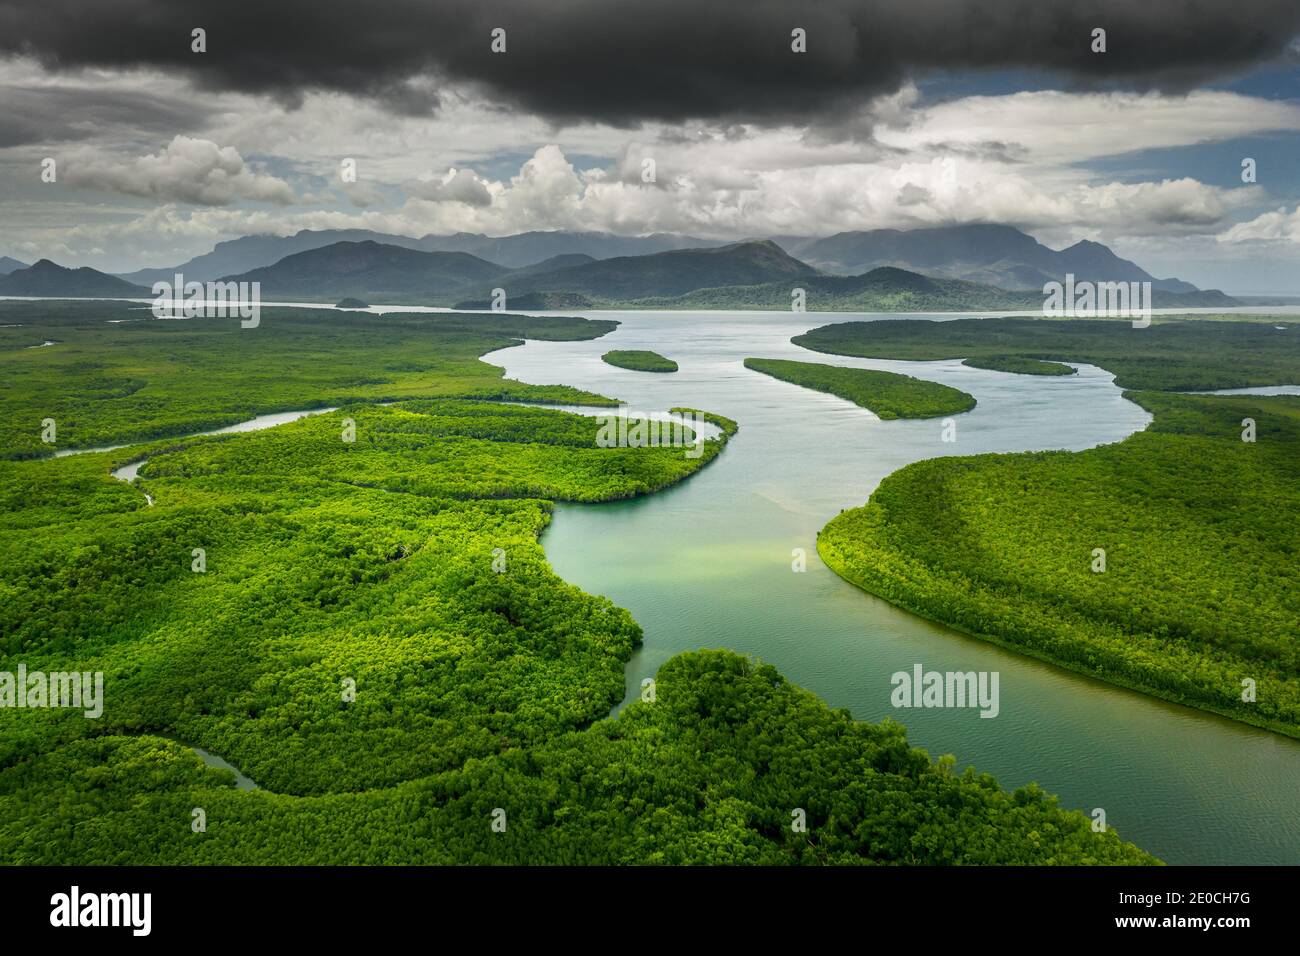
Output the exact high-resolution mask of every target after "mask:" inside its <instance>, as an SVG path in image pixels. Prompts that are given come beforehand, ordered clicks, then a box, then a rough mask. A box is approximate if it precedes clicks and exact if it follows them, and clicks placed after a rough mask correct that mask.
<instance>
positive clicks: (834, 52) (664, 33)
mask: <svg viewBox="0 0 1300 956" xmlns="http://www.w3.org/2000/svg"><path fill="white" fill-rule="evenodd" d="M194 27H203V28H205V29H206V30H207V35H208V36H207V40H208V52H207V53H204V54H196V53H192V52H190V31H191V30H192V29H193V28H194ZM495 27H502V28H504V29H505V30H506V31H507V52H506V53H505V54H504V55H500V54H493V53H492V52H490V50H489V43H490V33H491V30H492V29H493V28H495ZM794 27H802V28H804V29H805V30H807V33H808V52H807V53H806V54H803V55H796V54H794V53H791V51H790V31H791V30H792V29H793V28H794ZM1094 27H1104V28H1105V29H1106V30H1107V33H1108V36H1107V41H1108V52H1106V53H1105V54H1100V55H1099V54H1094V53H1092V52H1091V50H1090V49H1089V46H1090V33H1091V31H1092V29H1093V28H1094ZM1298 30H1300V3H1297V2H1296V0H1078V2H1052V0H978V2H969V0H822V2H819V3H816V4H810V3H806V4H795V3H790V2H771V0H662V2H652V0H636V2H629V0H565V2H544V0H542V2H539V0H510V2H492V0H396V2H387V3H366V2H360V0H310V2H308V0H277V2H276V3H274V4H270V3H265V2H258V3H241V2H230V0H228V2H225V3H198V2H186V0H99V2H94V3H87V2H85V0H0V52H7V53H20V54H27V55H31V56H35V57H37V58H38V59H39V60H40V61H41V62H42V63H43V64H44V65H45V66H47V67H48V68H61V67H78V66H98V67H119V68H131V67H150V68H158V69H163V70H167V71H171V72H179V73H183V74H186V75H188V76H189V77H191V78H192V79H193V80H194V81H195V82H196V83H197V84H198V85H199V86H201V87H204V88H210V89H222V90H236V91H243V92H250V93H268V94H271V95H274V96H276V97H278V98H280V99H282V100H284V101H286V102H289V103H293V102H295V101H296V100H297V99H298V98H299V97H301V95H302V94H303V93H304V92H306V91H309V90H336V91H342V92H348V93H354V94H358V95H362V96H369V97H374V98H376V99H378V100H379V101H380V102H383V103H385V104H386V105H387V107H388V108H389V109H392V110H394V111H395V112H403V113H418V112H421V111H424V110H427V109H430V108H433V107H434V106H436V104H437V101H438V93H437V90H438V83H439V82H450V83H454V84H470V85H473V86H475V87H478V88H479V89H481V90H483V91H484V92H485V93H487V94H488V95H489V96H491V97H493V98H494V99H496V100H498V101H500V102H502V103H505V104H508V105H510V106H512V107H515V108H519V109H524V110H527V111H530V112H534V113H538V114H541V115H543V116H547V117H550V118H552V119H555V120H558V121H570V120H582V119H590V120H598V121H604V122H609V123H614V124H632V123H636V122H638V121H641V120H647V119H659V120H683V119H687V118H693V119H731V120H736V119H742V120H749V121H754V120H757V121H784V120H794V121H800V120H802V121H807V120H809V119H810V118H812V117H815V116H820V117H826V116H834V115H836V114H837V113H840V112H845V111H848V110H851V109H852V108H854V107H855V106H857V105H860V104H861V102H862V100H863V99H864V98H865V97H868V96H871V95H874V94H877V93H882V92H889V91H892V90H894V89H897V88H898V86H899V84H900V83H901V82H902V81H903V79H904V78H905V77H907V76H908V75H911V74H915V73H924V72H926V71H928V70H933V69H947V70H959V69H1001V68H1020V69H1042V70H1047V71H1051V72H1053V73H1056V74H1059V75H1062V76H1064V77H1065V78H1066V79H1067V81H1070V82H1074V83H1080V84H1083V85H1090V84H1107V83H1111V82H1119V83H1124V84H1126V85H1129V86H1134V85H1136V86H1138V87H1157V88H1179V87H1183V86H1186V85H1190V84H1194V83H1198V82H1204V81H1206V80H1210V79H1213V78H1215V77H1218V76H1221V75H1225V74H1230V73H1232V72H1233V71H1235V70H1239V69H1241V68H1243V67H1246V66H1248V65H1250V64H1252V63H1256V62H1259V61H1261V60H1264V59H1267V58H1271V57H1274V56H1277V55H1279V54H1281V53H1282V52H1283V51H1284V50H1285V49H1286V47H1287V44H1288V42H1289V41H1290V40H1291V39H1292V38H1293V37H1294V36H1295V35H1296V33H1297V31H1298ZM429 77H432V78H434V80H435V82H433V83H428V82H425V81H424V80H427V78H429ZM422 78H423V79H422Z"/></svg>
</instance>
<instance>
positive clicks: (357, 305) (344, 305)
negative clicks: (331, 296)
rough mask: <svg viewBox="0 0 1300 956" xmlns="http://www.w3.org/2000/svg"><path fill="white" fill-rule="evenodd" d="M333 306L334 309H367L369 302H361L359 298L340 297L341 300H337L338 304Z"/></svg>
mask: <svg viewBox="0 0 1300 956" xmlns="http://www.w3.org/2000/svg"><path fill="white" fill-rule="evenodd" d="M334 308H336V309H368V308H370V303H369V302H362V301H361V300H360V299H353V298H347V299H341V300H339V302H338V304H337V305H335V306H334Z"/></svg>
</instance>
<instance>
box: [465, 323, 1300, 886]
mask: <svg viewBox="0 0 1300 956" xmlns="http://www.w3.org/2000/svg"><path fill="white" fill-rule="evenodd" d="M597 317H600V318H611V317H612V318H617V319H619V320H620V322H622V325H621V326H620V327H619V328H618V330H617V331H615V332H613V333H611V334H610V335H607V336H605V337H603V338H600V339H597V340H595V341H589V342H536V341H530V342H528V343H526V344H525V345H523V346H518V347H514V348H508V349H502V350H500V351H497V352H493V353H491V354H490V355H488V356H486V357H485V360H486V361H489V362H492V363H493V364H496V365H501V366H503V367H504V368H505V369H506V374H507V375H508V376H509V377H510V378H515V379H520V380H522V381H525V382H530V383H534V384H567V385H574V386H578V387H580V388H585V389H590V390H592V391H595V392H599V393H601V394H604V395H610V396H613V397H615V398H619V399H621V400H623V401H625V402H627V403H628V404H629V405H630V406H632V407H633V408H634V409H636V410H638V411H653V410H660V409H666V408H669V407H671V406H674V405H687V406H692V407H695V408H702V409H707V410H709V411H713V412H718V413H720V414H723V415H726V416H728V417H730V418H734V419H735V420H736V421H738V422H739V423H740V432H739V434H738V435H736V436H735V438H734V439H733V440H732V441H731V443H730V444H729V446H728V448H727V450H726V451H725V452H724V453H723V454H722V455H721V456H719V458H718V459H717V460H715V461H714V462H713V463H711V464H710V465H709V466H708V467H707V468H705V469H704V470H703V471H702V472H700V473H699V474H697V475H695V476H694V477H692V478H691V479H690V480H688V481H686V482H684V483H683V484H681V485H678V486H676V487H674V488H670V489H668V490H666V491H662V492H660V493H658V494H654V495H650V496H648V497H645V498H639V499H634V500H630V501H625V502H616V503H611V504H600V505H580V504H560V505H558V506H557V508H556V512H555V516H554V520H553V522H552V524H551V526H550V527H549V528H548V529H547V531H546V532H545V534H544V536H543V539H542V542H543V545H544V546H545V549H546V553H547V556H548V558H549V560H550V562H551V564H552V566H553V567H554V568H555V570H556V572H557V573H558V574H559V575H560V576H561V577H563V578H565V579H566V580H568V581H571V582H572V583H574V584H576V585H578V586H579V587H581V588H582V589H583V590H585V591H588V592H591V593H596V594H604V595H606V596H608V597H609V598H610V599H612V600H613V601H614V602H616V603H617V604H619V605H621V606H622V607H625V608H627V609H629V610H630V611H631V612H632V614H633V616H635V618H636V619H637V621H638V622H639V623H640V624H641V626H642V627H643V628H644V631H645V643H644V645H643V646H642V647H641V648H640V649H639V650H638V652H637V654H636V656H635V657H634V658H633V660H632V661H631V663H630V664H629V665H628V668H627V687H628V689H629V692H630V691H631V690H632V689H633V688H637V687H639V684H640V681H641V679H642V678H643V677H647V676H652V675H653V674H654V673H655V671H656V670H657V669H658V668H659V666H660V665H661V664H662V663H663V662H664V661H665V660H667V659H668V658H669V657H671V656H673V655H674V654H676V653H679V652H681V651H684V650H690V649H694V648H700V647H727V648H731V649H733V650H736V651H740V652H743V653H747V654H752V655H755V656H757V657H760V658H762V659H763V660H765V661H767V662H769V663H772V664H774V665H775V666H776V667H777V668H778V669H780V671H781V672H782V673H783V674H785V675H786V677H788V678H789V679H790V680H792V681H794V682H796V683H798V684H800V685H802V686H803V687H806V688H808V689H809V690H811V691H813V692H815V693H816V694H818V695H819V696H820V697H821V698H822V699H824V700H826V701H827V702H828V703H829V704H830V705H831V706H833V707H846V708H848V709H849V710H850V711H851V712H852V714H853V715H854V716H855V717H856V718H859V719H863V720H872V721H875V720H880V719H882V718H884V717H886V716H893V717H895V718H897V719H899V720H900V721H901V722H902V723H903V724H905V725H906V727H907V728H908V733H909V737H910V739H911V741H912V742H913V743H914V744H916V745H918V746H921V747H925V748H926V749H927V750H929V751H930V753H931V754H932V755H935V756H937V755H939V754H943V753H952V754H955V755H956V757H957V760H958V767H959V768H960V767H964V766H966V765H967V764H972V765H974V766H975V767H977V768H978V769H980V770H986V771H989V772H991V773H993V774H995V775H996V776H997V778H998V780H999V781H1000V782H1001V783H1002V784H1003V785H1004V786H1007V787H1015V786H1020V785H1022V784H1025V783H1028V782H1030V781H1037V782H1038V783H1039V784H1041V785H1042V786H1043V787H1044V788H1046V789H1047V790H1049V791H1050V792H1052V793H1056V794H1058V795H1059V796H1060V798H1061V802H1062V803H1063V805H1065V806H1068V807H1074V808H1078V809H1082V810H1085V811H1087V812H1091V811H1092V810H1093V809H1094V808H1097V807H1100V808H1103V809H1104V810H1105V812H1106V819H1107V822H1108V823H1109V825H1110V826H1112V827H1114V828H1116V829H1117V830H1118V831H1119V833H1120V834H1121V835H1122V836H1123V837H1125V838H1127V839H1130V840H1133V841H1135V842H1136V843H1138V844H1139V845H1140V846H1142V847H1143V848H1145V849H1147V850H1150V851H1151V852H1153V853H1155V854H1157V855H1158V856H1160V857H1161V858H1163V859H1164V860H1166V861H1168V862H1170V863H1204V864H1232V863H1238V864H1261V863H1291V864H1294V863H1297V862H1300V799H1298V795H1300V741H1297V740H1292V739H1289V738H1285V737H1281V736H1278V735H1276V734H1270V733H1267V732H1265V731H1262V730H1257V729H1254V728H1251V727H1248V726H1246V725H1244V724H1238V723H1235V722H1232V721H1229V720H1226V719H1223V718H1220V717H1217V716H1214V715H1211V714H1205V713H1201V712H1198V711H1195V710H1191V709H1188V708H1184V707H1179V706H1177V705H1173V704H1168V703H1165V702H1162V701H1158V700H1154V699H1152V698H1149V697H1145V696H1143V695H1140V694H1136V693H1133V692H1131V691H1127V690H1124V689H1121V688H1117V687H1113V686H1110V685H1108V684H1104V683H1102V682H1100V681H1096V680H1092V679H1090V678H1087V677H1082V676H1079V675H1076V674H1072V673H1070V672H1067V671H1064V670H1061V669H1059V668H1056V667H1053V666H1051V665H1048V664H1043V663H1040V662H1038V661H1034V660H1030V659H1028V658H1025V657H1021V656H1019V655H1017V654H1014V653H1012V652H1009V651H1005V650H1002V649H1000V648H997V647H994V646H992V645H990V644H986V643H983V642H981V641H977V640H975V639H973V638H969V637H966V636H964V635H961V634H959V633H957V632H954V631H952V630H949V629H947V628H945V627H942V626H940V625H936V624H932V623H929V622H926V621H924V620H921V619H919V618H917V617H914V616H913V615H911V614H908V613H906V612H904V611H900V610H898V609H896V608H893V607H891V606H890V605H889V604H887V603H885V602H884V601H881V600H879V599H877V598H874V597H872V596H870V595H868V594H865V593H864V592H862V591H860V590H858V589H857V588H854V587H853V586H851V585H849V584H847V583H845V582H844V581H842V580H841V579H840V578H838V577H837V576H836V575H834V574H833V573H831V572H830V571H829V570H827V569H826V568H825V567H824V566H823V565H822V564H821V563H820V561H819V560H818V558H817V553H816V534H817V531H818V529H819V528H821V527H822V525H824V524H825V523H826V522H827V521H828V520H830V518H832V517H834V516H835V515H836V514H837V513H838V512H839V511H840V510H841V509H845V508H851V507H856V506H858V505H860V504H862V503H863V502H864V501H865V500H866V499H867V498H868V497H869V495H870V494H871V492H872V490H873V489H874V488H875V487H876V485H877V484H878V483H879V482H880V480H881V479H882V478H884V477H885V476H886V475H888V474H889V473H890V472H892V471H894V470H896V469H898V468H900V467H902V466H903V465H906V464H908V463H909V462H912V461H917V460H919V459H922V458H932V457H935V456H937V455H944V454H958V455H969V454H977V453H982V452H1011V451H1023V450H1030V449H1053V448H1063V449H1071V450H1081V449H1084V448H1089V447H1092V446H1094V445H1097V444H1101V443H1105V442H1114V441H1119V440H1121V439H1123V438H1124V437H1125V436H1127V435H1129V434H1131V433H1132V432H1134V431H1136V430H1138V429H1141V428H1143V427H1145V425H1146V424H1147V422H1148V420H1149V416H1148V415H1147V414H1146V412H1144V411H1143V410H1142V409H1140V408H1139V407H1137V406H1136V405H1134V404H1132V403H1131V402H1128V401H1126V400H1125V399H1123V398H1121V396H1120V390H1119V389H1117V388H1116V387H1115V386H1114V385H1113V384H1112V382H1111V376H1110V374H1109V373H1106V372H1104V371H1102V370H1100V369H1097V368H1094V367H1091V366H1086V365H1085V366H1080V367H1079V373H1078V374H1077V375H1073V376H1069V377H1061V378H1052V377H1036V376H1023V375H1010V374H1006V373H1001V372H992V371H984V370H977V369H971V368H966V367H964V366H962V365H961V364H960V363H959V362H957V361H943V362H893V361H876V360H867V359H853V358H845V357H842V356H825V355H820V354H818V353H812V352H808V351H806V350H804V349H801V348H798V347H796V346H794V345H792V344H790V341H789V340H790V337H791V336H792V335H795V334H797V333H799V332H803V331H806V330H807V329H808V328H811V327H813V326H817V325H822V324H825V323H826V322H834V321H849V320H854V319H858V320H860V319H862V318H863V316H856V315H818V316H815V317H814V316H808V315H798V314H791V313H719V312H709V313H682V312H670V313H653V312H628V313H615V314H611V313H598V314H597ZM906 317H907V318H917V317H918V316H917V315H915V314H912V315H909V316H906ZM870 318H876V319H879V320H882V321H884V320H888V319H889V318H891V317H890V316H871V317H870ZM930 318H941V317H939V316H930ZM947 318H951V316H947ZM615 348H618V349H651V350H653V351H656V352H659V353H661V354H663V355H666V356H667V357H669V358H671V359H674V360H676V361H677V362H678V363H679V365H680V368H681V370H680V371H679V372H677V373H674V374H650V373H644V372H632V371H627V370H624V369H618V368H614V367H612V366H610V365H606V364H605V363H604V362H602V361H600V355H601V354H602V353H604V352H606V351H608V350H610V349H615ZM747 356H758V357H773V358H795V359H803V360H805V361H821V362H830V363H833V364H838V365H853V366H858V367H862V368H881V369H888V370H892V371H903V372H906V373H909V374H913V375H917V376H919V377H922V378H929V379H933V380H935V381H939V382H943V383H944V384H947V385H952V386H955V387H957V388H961V389H964V390H965V391H968V392H970V393H971V394H973V395H974V396H975V397H976V398H977V399H978V401H979V404H978V406H977V407H976V409H975V410H974V411H972V412H969V413H967V414H964V415H960V416H957V417H956V422H957V440H956V442H954V443H944V442H942V441H941V424H940V422H939V421H937V420H928V421H891V422H882V421H880V420H879V419H877V418H876V417H875V416H874V415H872V414H871V413H870V412H867V411H865V410H864V409H861V408H858V407H857V406H855V405H853V404H851V403H849V402H847V401H843V400H841V399H838V398H835V397H834V396H831V395H825V394H822V393H819V392H814V391H810V390H807V389H803V388H800V387H798V386H795V385H790V384H787V383H784V382H780V381H777V380H776V379H773V378H770V377H768V376H766V375H761V374H758V373H756V372H750V371H748V370H746V369H745V368H743V367H742V365H741V360H742V359H744V358H745V357H747ZM795 548H802V549H804V552H805V553H806V555H807V570H806V572H804V573H796V572H794V571H793V570H792V566H791V565H792V560H793V559H792V551H793V549H795ZM916 663H921V664H923V665H924V666H925V668H926V669H927V670H940V671H948V670H960V671H968V670H975V671H997V672H999V673H1000V675H1001V676H1000V690H1001V695H1000V696H1001V712H1000V714H999V715H998V717H997V718H996V719H992V720H987V719H981V718H980V717H979V713H978V711H976V710H974V709H966V710H962V709H948V710H945V709H931V710H903V711H896V710H894V709H893V708H892V707H891V706H890V699H889V698H890V690H891V684H890V675H891V674H893V673H894V672H896V671H909V672H910V671H911V669H912V667H913V665H914V664H916Z"/></svg>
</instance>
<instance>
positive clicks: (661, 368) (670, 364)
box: [600, 350, 677, 372]
mask: <svg viewBox="0 0 1300 956" xmlns="http://www.w3.org/2000/svg"><path fill="white" fill-rule="evenodd" d="M600 358H601V361H603V362H607V363H609V364H610V365H616V366H618V367H619V368H626V369H631V370H632V371H633V372H675V371H677V363H676V362H674V361H673V360H672V359H669V358H664V357H663V356H662V355H660V354H659V353H658V352H643V351H636V350H624V351H614V352H606V353H605V354H604V355H602V356H601V357H600Z"/></svg>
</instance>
